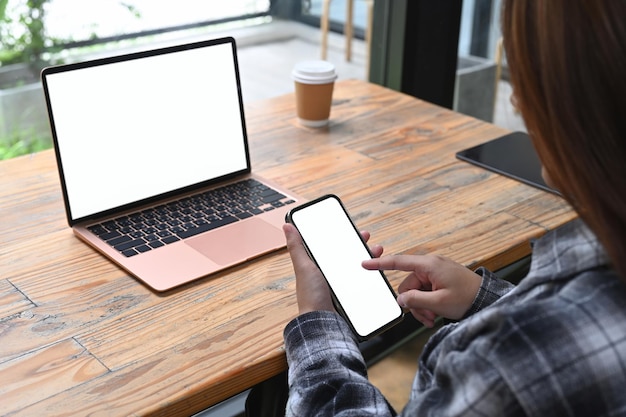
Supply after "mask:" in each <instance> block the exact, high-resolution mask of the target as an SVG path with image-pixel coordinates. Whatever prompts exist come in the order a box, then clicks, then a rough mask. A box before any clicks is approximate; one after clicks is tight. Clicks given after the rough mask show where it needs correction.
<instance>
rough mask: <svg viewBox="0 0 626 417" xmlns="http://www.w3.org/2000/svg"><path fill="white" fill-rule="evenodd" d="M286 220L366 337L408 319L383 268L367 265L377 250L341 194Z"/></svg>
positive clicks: (357, 329)
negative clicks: (370, 245)
mask: <svg viewBox="0 0 626 417" xmlns="http://www.w3.org/2000/svg"><path fill="white" fill-rule="evenodd" d="M286 220H287V222H289V223H292V224H293V225H294V226H295V227H296V228H297V229H298V231H299V232H300V235H301V236H302V240H303V242H304V246H305V248H306V250H307V252H308V254H309V256H310V257H311V259H312V260H313V262H315V264H316V265H317V266H318V268H319V269H320V271H321V272H322V274H323V275H324V278H325V279H326V282H327V283H328V286H329V287H330V290H331V293H332V296H333V301H334V303H335V307H336V309H337V311H338V312H339V313H340V314H341V315H342V316H343V317H344V318H345V319H346V321H347V322H348V324H349V326H350V327H351V329H352V331H353V332H354V334H355V335H356V336H357V338H358V339H359V340H360V341H363V340H367V339H369V338H371V337H372V336H375V335H377V334H379V333H381V332H383V331H384V330H387V329H388V328H390V327H392V326H393V325H395V324H397V323H399V322H400V321H401V320H402V318H403V316H404V315H403V311H402V308H401V307H400V306H399V305H398V302H397V301H396V294H395V292H394V291H393V289H392V288H391V285H389V281H388V280H387V278H386V277H385V275H384V274H383V273H382V271H370V270H367V269H365V268H363V266H361V263H362V262H363V261H364V260H366V259H370V258H371V257H372V255H371V253H370V251H369V248H368V247H367V244H366V243H365V241H364V240H363V238H362V237H361V234H360V233H359V231H358V230H357V228H356V226H355V225H354V223H353V222H352V220H351V219H350V216H349V215H348V212H347V211H346V209H345V207H344V205H343V204H342V202H341V200H339V198H338V197H337V196H336V195H332V194H330V195H325V196H323V197H320V198H318V199H316V200H313V201H310V202H308V203H305V204H303V205H300V206H298V207H295V208H293V209H292V210H291V211H290V212H289V213H287V218H286Z"/></svg>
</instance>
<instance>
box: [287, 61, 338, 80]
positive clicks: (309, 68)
mask: <svg viewBox="0 0 626 417" xmlns="http://www.w3.org/2000/svg"><path fill="white" fill-rule="evenodd" d="M291 75H292V76H293V79H294V80H295V81H299V82H302V83H306V84H327V83H330V82H333V81H335V80H336V79H337V73H336V72H335V66H334V65H333V64H332V63H330V62H328V61H303V62H299V63H297V64H296V65H295V66H294V68H293V71H292V72H291Z"/></svg>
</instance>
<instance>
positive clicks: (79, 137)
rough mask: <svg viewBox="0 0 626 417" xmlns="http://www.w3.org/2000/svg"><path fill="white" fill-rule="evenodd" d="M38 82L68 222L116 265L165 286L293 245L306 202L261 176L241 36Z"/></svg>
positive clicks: (84, 67)
mask: <svg viewBox="0 0 626 417" xmlns="http://www.w3.org/2000/svg"><path fill="white" fill-rule="evenodd" d="M41 77H42V83H43V89H44V94H45V99H46V104H47V107H48V114H49V119H50V126H51V130H52V136H53V140H54V148H55V153H56V159H57V166H58V170H59V175H60V179H61V188H62V192H63V198H64V202H65V209H66V214H67V220H68V223H69V225H70V226H71V227H72V229H73V231H74V233H75V234H76V235H77V236H78V237H79V238H80V239H82V240H83V241H84V242H86V243H87V244H89V245H90V246H92V247H93V248H95V249H96V250H97V251H99V252H101V253H102V254H103V255H104V256H106V257H107V258H109V259H110V260H111V261H113V262H114V263H116V264H118V265H119V266H121V267H123V268H124V269H125V270H127V271H128V272H129V273H131V274H132V275H133V276H135V277H136V278H138V279H139V280H141V281H142V282H144V283H145V284H146V285H148V286H149V287H151V288H153V289H154V290H156V291H166V290H169V289H171V288H174V287H177V286H179V285H182V284H185V283H188V282H190V281H192V280H195V279H198V278H200V277H205V276H207V275H209V274H212V273H215V272H218V271H222V270H224V269H225V268H229V267H232V266H234V265H237V264H240V263H242V262H245V261H248V260H250V259H253V258H256V257H258V256H261V255H263V254H267V253H269V252H272V251H275V250H278V249H280V248H283V247H284V246H285V239H284V236H283V233H282V229H281V227H282V224H283V223H284V219H285V214H286V212H287V211H288V209H289V208H290V207H291V206H292V205H293V204H294V203H296V202H298V201H301V198H299V197H298V196H297V195H295V194H294V193H292V192H290V191H289V190H286V189H283V188H281V187H278V186H277V185H276V184H273V183H271V182H270V181H268V180H266V179H263V178H261V177H259V176H258V175H255V174H254V173H253V172H252V168H251V163H250V154H249V148H248V137H247V132H246V123H245V118H244V111H243V101H242V94H241V84H240V77H239V69H238V63H237V55H236V45H235V40H234V39H233V38H221V39H214V40H208V41H202V42H195V43H190V44H184V45H178V46H171V47H166V48H160V49H155V50H150V51H142V52H136V53H131V54H125V55H120V56H114V57H107V58H102V59H97V60H92V61H88V62H80V63H72V64H65V65H60V66H55V67H49V68H45V69H44V70H43V71H42V75H41ZM233 199H238V200H245V201H243V202H241V201H238V202H233Z"/></svg>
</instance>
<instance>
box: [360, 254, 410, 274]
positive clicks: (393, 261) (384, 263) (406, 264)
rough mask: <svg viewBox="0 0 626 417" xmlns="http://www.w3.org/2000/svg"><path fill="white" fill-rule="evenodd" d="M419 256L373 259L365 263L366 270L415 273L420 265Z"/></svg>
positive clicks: (394, 256)
mask: <svg viewBox="0 0 626 417" xmlns="http://www.w3.org/2000/svg"><path fill="white" fill-rule="evenodd" d="M420 259H421V257H420V256H419V255H388V256H383V257H381V258H373V259H368V260H365V261H363V263H362V266H363V268H365V269H378V270H381V271H407V272H409V271H414V270H415V267H416V266H418V265H419V264H420V262H419V260H420Z"/></svg>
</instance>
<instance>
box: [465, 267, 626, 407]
mask: <svg viewBox="0 0 626 417" xmlns="http://www.w3.org/2000/svg"><path fill="white" fill-rule="evenodd" d="M493 307H495V308H492V309H488V310H491V311H485V313H487V314H484V315H480V316H483V317H480V316H478V317H474V318H473V319H478V320H476V321H475V322H474V323H468V325H470V328H472V327H475V328H474V329H473V331H472V333H474V335H475V336H476V338H475V340H473V342H470V344H473V343H476V347H477V349H476V352H477V354H479V355H480V356H482V357H483V358H484V359H486V360H488V361H489V363H491V364H492V366H493V367H494V369H495V370H496V371H497V372H498V373H499V374H500V375H501V377H502V379H503V380H504V381H506V383H507V384H508V385H510V388H511V391H512V392H514V393H515V395H516V396H517V397H518V399H519V401H520V403H522V404H524V406H525V407H529V408H531V409H532V411H533V412H532V413H530V414H537V415H541V413H542V412H549V413H551V414H556V413H555V409H554V407H561V408H562V409H561V410H560V411H561V412H559V413H558V414H565V413H570V412H571V411H572V410H575V412H574V413H571V415H602V414H604V413H603V412H601V410H607V411H609V410H615V409H618V408H620V407H626V397H624V396H623V395H622V393H623V387H624V386H626V368H625V365H624V364H626V285H625V283H624V281H623V280H621V279H620V278H619V277H617V276H616V275H615V274H614V273H613V272H611V271H609V270H607V269H596V270H589V271H585V272H582V273H580V274H579V275H577V276H575V277H572V279H570V280H568V281H566V282H564V283H563V282H561V283H559V284H556V283H555V285H553V286H549V285H546V287H545V288H542V289H541V290H538V291H537V293H536V294H535V296H534V297H524V298H523V299H521V300H517V302H516V300H514V299H511V300H508V302H505V303H502V304H501V305H498V306H493ZM481 321H482V323H481ZM481 328H482V332H483V333H482V336H484V337H486V338H487V340H483V341H482V343H481V339H482V337H481V330H480V329H481ZM555 399H559V401H558V402H555ZM557 403H558V404H557ZM585 407H594V408H591V409H587V411H589V413H587V414H585V413H581V411H584V410H585V409H586V408H585Z"/></svg>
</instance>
